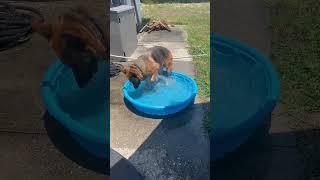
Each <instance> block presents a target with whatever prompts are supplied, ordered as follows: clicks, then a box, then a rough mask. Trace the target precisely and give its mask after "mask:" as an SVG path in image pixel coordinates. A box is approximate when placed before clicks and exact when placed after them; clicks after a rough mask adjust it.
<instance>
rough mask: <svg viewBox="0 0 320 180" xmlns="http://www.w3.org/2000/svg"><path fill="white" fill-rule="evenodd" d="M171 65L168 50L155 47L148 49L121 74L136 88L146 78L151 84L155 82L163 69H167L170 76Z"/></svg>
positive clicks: (170, 56)
mask: <svg viewBox="0 0 320 180" xmlns="http://www.w3.org/2000/svg"><path fill="white" fill-rule="evenodd" d="M172 64H173V58H172V53H171V52H170V50H168V49H167V48H164V47H161V46H155V47H153V48H150V49H148V50H147V54H146V55H142V56H140V57H139V58H138V60H137V61H135V63H134V64H132V65H130V66H129V67H126V68H124V69H123V70H122V72H123V73H124V74H125V75H126V77H127V79H129V80H130V81H131V82H132V83H133V85H134V87H135V88H137V87H138V86H139V84H140V81H141V80H144V79H146V78H148V77H149V78H150V81H151V82H155V81H156V80H157V79H158V74H163V67H166V68H167V71H168V75H169V76H170V75H171V72H172V68H173V67H172ZM137 66H138V67H137Z"/></svg>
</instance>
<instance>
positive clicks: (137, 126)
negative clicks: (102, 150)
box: [110, 27, 209, 180]
mask: <svg viewBox="0 0 320 180" xmlns="http://www.w3.org/2000/svg"><path fill="white" fill-rule="evenodd" d="M182 29H183V27H175V28H174V29H173V32H172V33H168V32H166V31H159V32H152V33H151V34H147V33H146V34H143V35H141V36H140V37H139V47H138V49H137V50H136V54H133V55H132V57H137V56H139V55H140V54H141V53H144V52H145V50H146V48H148V47H151V46H153V45H162V46H165V47H167V48H169V49H170V50H171V51H172V53H173V56H174V57H180V58H178V59H174V70H176V71H181V72H183V73H186V74H188V75H190V76H193V75H194V72H193V65H192V58H190V55H189V54H188V53H187V51H186V47H187V44H186V42H185V40H186V38H187V34H186V33H185V32H184V31H183V30H182ZM181 57H184V58H181ZM127 63H132V62H127ZM127 63H125V64H127ZM125 80H126V79H125V77H124V76H123V75H119V76H118V77H115V78H112V79H111V88H110V89H111V92H110V93H111V94H110V97H111V112H110V114H111V122H110V126H111V128H110V129H111V134H110V140H111V148H112V149H114V150H115V151H117V152H118V153H120V154H121V155H122V156H123V157H125V158H126V159H128V160H129V162H130V163H131V164H132V165H133V166H134V167H135V168H136V169H137V171H138V172H139V173H140V174H141V175H142V176H143V177H144V178H145V179H148V180H154V179H158V180H197V179H199V180H206V179H209V142H208V138H207V136H206V134H205V132H204V129H203V128H202V117H203V113H204V108H205V107H206V105H207V104H208V102H201V101H199V100H198V99H197V100H196V103H195V104H193V105H191V106H190V107H188V108H187V109H186V110H184V111H183V112H181V113H178V114H176V115H174V116H171V117H165V118H156V117H154V118H151V117H148V116H145V115H143V114H141V113H139V112H137V111H135V110H134V108H132V107H130V104H129V103H125V101H124V99H123V94H122V85H123V83H124V81H125ZM111 175H112V171H111Z"/></svg>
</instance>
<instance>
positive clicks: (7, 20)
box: [0, 2, 44, 51]
mask: <svg viewBox="0 0 320 180" xmlns="http://www.w3.org/2000/svg"><path fill="white" fill-rule="evenodd" d="M34 21H40V22H43V21H44V17H43V15H42V14H41V12H40V11H39V10H37V9H34V8H32V7H28V6H24V5H13V4H10V3H6V2H0V51H3V50H6V49H9V48H12V47H14V46H16V45H18V44H20V43H23V42H26V41H28V40H29V39H30V35H31V33H32V28H31V24H32V22H34Z"/></svg>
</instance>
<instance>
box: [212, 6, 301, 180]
mask: <svg viewBox="0 0 320 180" xmlns="http://www.w3.org/2000/svg"><path fill="white" fill-rule="evenodd" d="M211 13H212V15H213V16H212V18H211V24H212V25H211V27H212V29H211V31H212V32H214V33H217V34H220V35H225V36H229V37H231V38H234V39H237V40H240V41H243V42H245V43H246V44H248V45H250V46H252V47H254V48H256V49H258V50H259V51H260V52H262V53H263V54H264V55H266V56H269V55H270V52H271V34H270V31H269V29H268V25H269V14H268V10H267V8H266V7H265V6H264V4H263V1H262V0H242V1H237V0H227V1H225V0H216V1H214V2H213V3H212V4H211ZM290 118H291V117H290V116H289V115H288V113H287V110H286V107H285V106H284V105H283V104H281V103H278V105H277V107H276V109H275V110H274V112H273V113H272V117H271V124H270V127H269V128H268V129H267V130H266V133H265V134H266V136H263V138H262V139H261V138H260V139H259V138H254V136H256V134H257V133H255V134H254V135H253V139H257V140H256V141H255V142H257V141H258V142H259V145H257V144H256V143H251V141H250V140H249V141H248V142H247V143H246V144H245V145H243V146H244V148H243V147H240V148H239V149H238V150H237V151H236V152H234V153H232V154H231V155H228V156H227V157H226V158H225V159H223V160H221V161H220V162H216V163H213V164H211V168H212V172H213V174H212V175H211V177H212V179H217V180H229V179H230V180H231V179H234V177H237V179H243V180H247V179H258V180H283V179H290V180H297V179H299V178H300V177H301V175H302V173H303V168H304V167H303V163H302V162H301V161H300V157H299V154H298V151H297V149H296V137H295V135H294V132H293V130H292V129H290V128H289V121H290ZM258 131H259V130H258ZM213 148H214V147H213Z"/></svg>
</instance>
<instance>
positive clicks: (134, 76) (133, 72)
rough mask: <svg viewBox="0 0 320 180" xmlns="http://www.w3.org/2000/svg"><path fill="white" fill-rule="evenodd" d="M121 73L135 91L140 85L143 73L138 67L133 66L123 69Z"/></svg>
mask: <svg viewBox="0 0 320 180" xmlns="http://www.w3.org/2000/svg"><path fill="white" fill-rule="evenodd" d="M121 71H122V73H123V74H125V75H126V77H127V79H128V80H129V81H130V82H131V83H132V84H133V87H134V88H135V89H137V88H138V87H139V85H140V83H141V80H142V79H143V78H144V75H143V72H142V70H141V68H139V66H138V65H136V64H133V65H131V66H129V67H125V68H123V69H122V70H121Z"/></svg>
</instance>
